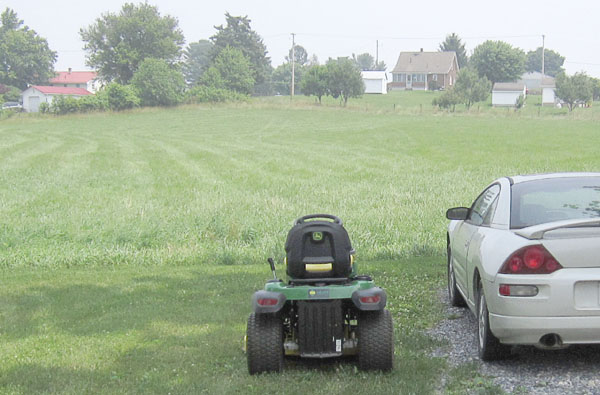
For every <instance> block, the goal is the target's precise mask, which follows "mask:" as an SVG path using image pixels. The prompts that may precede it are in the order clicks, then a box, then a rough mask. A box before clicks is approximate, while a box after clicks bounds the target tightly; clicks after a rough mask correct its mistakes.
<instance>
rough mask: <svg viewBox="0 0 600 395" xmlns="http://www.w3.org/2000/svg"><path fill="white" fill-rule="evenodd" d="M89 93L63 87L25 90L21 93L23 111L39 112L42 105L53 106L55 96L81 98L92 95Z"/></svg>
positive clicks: (79, 89) (42, 87) (34, 87)
mask: <svg viewBox="0 0 600 395" xmlns="http://www.w3.org/2000/svg"><path fill="white" fill-rule="evenodd" d="M91 94H92V93H90V92H89V91H87V90H85V89H83V88H69V87H63V86H39V85H34V86H30V87H29V88H27V89H25V90H24V91H23V93H21V98H22V100H23V109H24V110H25V111H27V112H38V111H39V109H40V104H41V103H48V105H50V104H52V100H53V99H54V96H71V97H75V98H80V97H82V96H88V95H91Z"/></svg>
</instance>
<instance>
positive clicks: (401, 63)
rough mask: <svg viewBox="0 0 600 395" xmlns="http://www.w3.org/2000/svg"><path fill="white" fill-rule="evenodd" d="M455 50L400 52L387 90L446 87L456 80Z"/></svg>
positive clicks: (456, 63)
mask: <svg viewBox="0 0 600 395" xmlns="http://www.w3.org/2000/svg"><path fill="white" fill-rule="evenodd" d="M457 74H458V60H457V58H456V53H455V52H453V51H452V52H423V49H421V51H419V52H400V56H399V57H398V62H397V63H396V67H394V69H393V70H392V82H390V83H389V84H388V90H427V89H448V88H450V87H451V86H453V85H454V83H455V82H456V76H457Z"/></svg>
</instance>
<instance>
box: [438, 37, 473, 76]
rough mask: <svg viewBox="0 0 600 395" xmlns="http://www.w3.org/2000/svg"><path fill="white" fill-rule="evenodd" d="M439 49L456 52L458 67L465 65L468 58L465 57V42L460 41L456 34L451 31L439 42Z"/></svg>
mask: <svg viewBox="0 0 600 395" xmlns="http://www.w3.org/2000/svg"><path fill="white" fill-rule="evenodd" d="M439 50H440V51H441V52H450V51H454V52H456V60H457V61H458V67H459V68H461V69H462V68H463V67H465V66H466V65H467V62H468V60H469V58H468V57H467V50H466V49H465V44H464V43H463V42H462V40H461V39H460V37H459V36H458V34H456V33H452V34H449V35H447V36H446V39H445V40H444V42H442V43H441V44H440V47H439Z"/></svg>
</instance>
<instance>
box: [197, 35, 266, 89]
mask: <svg viewBox="0 0 600 395" xmlns="http://www.w3.org/2000/svg"><path fill="white" fill-rule="evenodd" d="M200 83H201V84H202V85H205V86H208V87H211V88H215V89H227V90H230V91H234V92H238V93H242V94H250V93H252V90H253V87H254V85H255V81H254V77H253V76H252V70H251V65H250V60H248V58H246V57H245V56H244V54H243V53H242V51H240V50H239V49H237V48H233V47H229V46H227V47H225V48H224V49H223V50H221V51H220V52H219V54H218V55H217V57H216V58H215V60H214V61H213V63H212V66H210V67H209V68H208V70H206V72H205V73H204V75H203V76H202V79H201V81H200Z"/></svg>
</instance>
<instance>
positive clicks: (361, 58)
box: [352, 52, 386, 71]
mask: <svg viewBox="0 0 600 395" xmlns="http://www.w3.org/2000/svg"><path fill="white" fill-rule="evenodd" d="M352 60H354V62H355V63H356V65H357V67H358V68H359V69H360V70H378V71H384V70H385V68H386V66H385V62H384V61H383V60H380V61H378V62H376V61H375V58H374V57H373V56H372V55H371V54H369V53H366V52H365V53H361V54H359V55H358V56H356V55H354V54H352Z"/></svg>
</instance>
